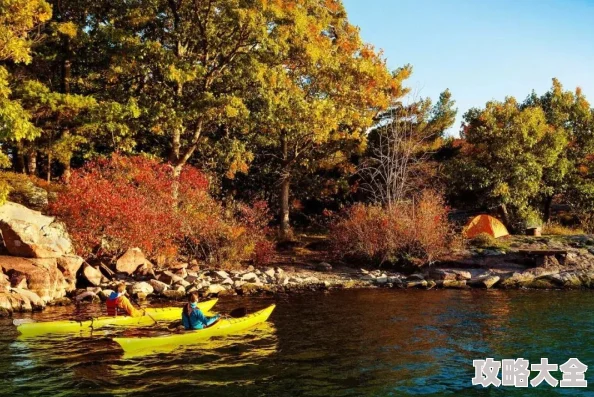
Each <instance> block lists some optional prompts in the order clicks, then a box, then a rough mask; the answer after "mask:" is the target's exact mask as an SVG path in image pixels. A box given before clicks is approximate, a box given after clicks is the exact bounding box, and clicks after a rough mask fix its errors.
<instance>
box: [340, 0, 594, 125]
mask: <svg viewBox="0 0 594 397" xmlns="http://www.w3.org/2000/svg"><path fill="white" fill-rule="evenodd" d="M343 2H344V5H345V7H346V9H347V12H348V16H349V20H350V21H351V23H352V24H354V25H357V26H359V27H360V29H361V37H362V38H363V40H365V41H366V42H368V43H371V44H373V45H374V46H375V47H376V48H378V49H383V51H384V56H385V58H386V59H387V61H388V65H389V67H390V68H392V69H394V68H396V67H398V66H401V65H404V64H406V63H410V64H411V65H412V66H413V75H412V77H411V78H410V79H409V80H408V82H407V83H406V85H407V86H409V87H411V88H413V89H414V90H415V91H418V92H420V95H421V96H423V97H431V98H432V99H434V100H435V99H436V98H437V96H438V95H439V93H440V92H441V91H443V90H444V89H446V88H449V89H450V91H452V95H453V98H454V99H455V100H456V102H457V107H458V118H457V120H456V124H455V125H454V126H453V127H452V129H451V130H450V134H452V135H458V131H459V126H460V123H461V121H462V115H463V113H464V112H465V111H466V110H468V109H469V108H471V107H476V106H484V105H485V103H486V102H487V101H489V100H492V99H496V100H503V99H504V98H505V97H506V96H514V97H516V98H517V99H518V100H523V99H524V98H525V97H526V96H528V94H530V92H532V90H533V89H534V90H536V92H537V93H539V94H542V93H543V92H545V91H546V90H548V88H549V87H550V86H551V79H552V78H553V77H557V78H559V79H560V81H561V83H562V84H563V85H564V87H565V88H566V89H572V90H573V89H574V88H575V87H577V86H580V87H582V89H583V91H584V93H585V94H586V96H587V97H588V99H589V100H590V102H591V103H592V104H593V106H594V0H515V1H512V0H343Z"/></svg>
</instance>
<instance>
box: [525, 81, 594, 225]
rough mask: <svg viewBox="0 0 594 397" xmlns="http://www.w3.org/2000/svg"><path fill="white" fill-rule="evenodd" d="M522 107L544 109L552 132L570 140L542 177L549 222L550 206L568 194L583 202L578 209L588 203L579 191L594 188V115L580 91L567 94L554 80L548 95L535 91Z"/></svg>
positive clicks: (544, 208)
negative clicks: (593, 161)
mask: <svg viewBox="0 0 594 397" xmlns="http://www.w3.org/2000/svg"><path fill="white" fill-rule="evenodd" d="M522 107H524V108H527V107H539V108H541V109H542V110H543V111H544V113H545V117H546V121H547V124H548V125H549V126H550V128H552V129H553V132H554V133H555V134H558V135H561V136H566V139H567V145H565V146H564V148H563V151H562V152H561V153H560V154H559V156H558V158H557V161H556V163H555V165H554V166H553V167H549V168H547V169H545V172H544V174H543V187H542V189H541V195H542V202H543V215H544V220H545V221H548V220H549V218H550V216H551V204H552V202H553V200H554V199H555V198H556V197H561V196H564V195H565V196H566V199H568V200H569V201H570V202H575V203H580V204H576V206H577V207H579V208H582V206H583V204H584V203H586V202H588V200H583V199H582V198H581V197H579V196H580V195H581V193H580V191H583V192H587V191H588V190H590V189H594V186H591V187H588V185H590V184H591V183H592V178H591V175H590V172H589V169H588V165H589V163H590V158H589V156H590V155H591V154H592V153H594V134H593V133H592V131H593V130H594V115H593V110H592V109H591V108H590V104H589V103H588V101H587V100H586V98H585V96H584V95H583V93H582V91H581V89H579V88H578V89H576V90H575V91H574V92H572V91H565V90H563V86H562V85H561V83H560V82H559V80H557V79H553V85H552V87H551V89H550V90H549V91H548V92H546V93H545V94H544V95H542V96H540V97H539V96H537V95H536V93H534V92H533V93H532V95H530V96H529V97H528V98H527V99H526V100H525V101H524V103H523V104H522ZM586 195H587V196H588V194H587V193H586Z"/></svg>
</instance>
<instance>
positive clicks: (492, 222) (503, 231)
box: [464, 214, 509, 238]
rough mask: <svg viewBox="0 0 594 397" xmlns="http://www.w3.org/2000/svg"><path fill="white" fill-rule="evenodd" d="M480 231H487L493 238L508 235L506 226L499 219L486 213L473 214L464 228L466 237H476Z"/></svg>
mask: <svg viewBox="0 0 594 397" xmlns="http://www.w3.org/2000/svg"><path fill="white" fill-rule="evenodd" d="M481 233H487V234H489V235H491V236H493V237H495V238H499V237H503V236H508V235H509V232H508V231H507V228H506V227H505V225H504V224H503V223H501V221H499V220H498V219H497V218H493V217H492V216H490V215H486V214H482V215H478V216H475V217H474V218H472V219H471V220H470V222H468V224H467V225H466V227H465V228H464V234H465V235H466V237H467V238H473V237H476V236H477V235H479V234H481Z"/></svg>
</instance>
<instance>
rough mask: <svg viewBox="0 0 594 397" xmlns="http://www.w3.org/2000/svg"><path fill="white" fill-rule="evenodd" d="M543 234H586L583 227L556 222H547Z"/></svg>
mask: <svg viewBox="0 0 594 397" xmlns="http://www.w3.org/2000/svg"><path fill="white" fill-rule="evenodd" d="M542 234H544V235H548V236H575V235H580V234H585V233H584V231H583V230H582V229H579V228H573V227H569V226H563V225H561V224H559V223H556V222H550V223H545V224H544V226H543V227H542Z"/></svg>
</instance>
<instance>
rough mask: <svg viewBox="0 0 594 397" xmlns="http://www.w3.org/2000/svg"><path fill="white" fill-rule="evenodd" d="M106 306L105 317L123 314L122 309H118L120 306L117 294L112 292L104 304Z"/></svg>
mask: <svg viewBox="0 0 594 397" xmlns="http://www.w3.org/2000/svg"><path fill="white" fill-rule="evenodd" d="M105 304H106V306H107V315H108V316H118V315H121V314H123V311H122V309H120V308H119V305H120V296H118V293H117V292H113V293H112V294H111V295H110V296H109V298H108V299H107V302H105Z"/></svg>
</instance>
